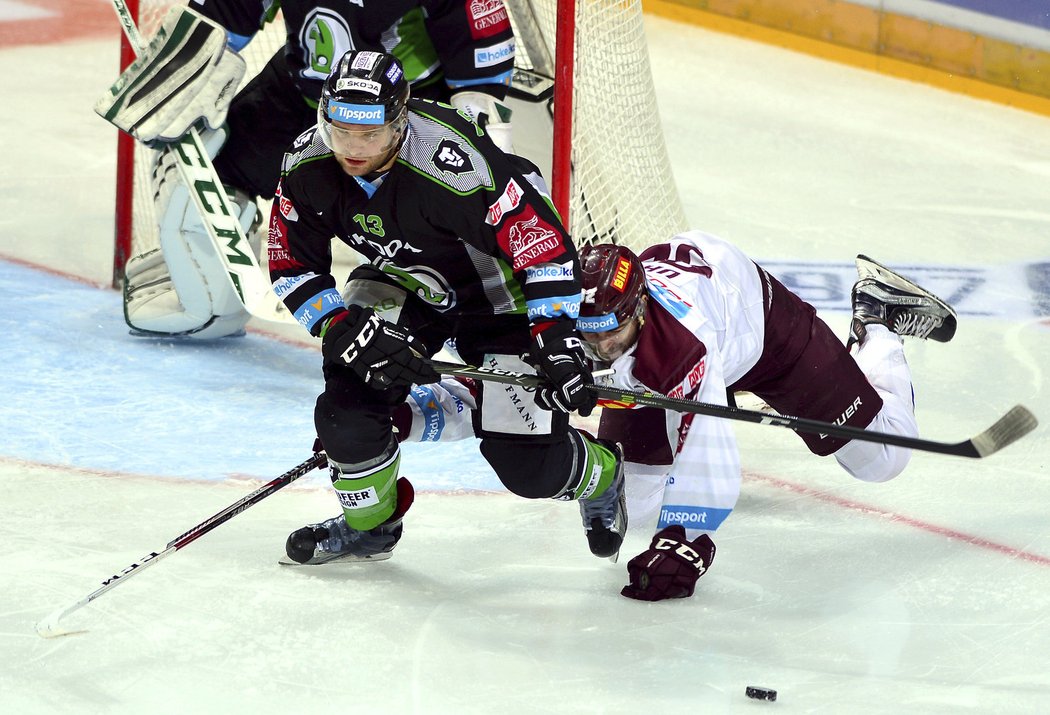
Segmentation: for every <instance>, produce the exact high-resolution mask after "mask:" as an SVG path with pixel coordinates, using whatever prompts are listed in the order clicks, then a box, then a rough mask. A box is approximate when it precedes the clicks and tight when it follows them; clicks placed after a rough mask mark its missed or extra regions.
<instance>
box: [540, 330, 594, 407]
mask: <svg viewBox="0 0 1050 715" xmlns="http://www.w3.org/2000/svg"><path fill="white" fill-rule="evenodd" d="M529 362H531V363H532V365H533V366H534V367H535V368H536V372H537V373H538V374H539V375H540V377H545V378H547V380H549V381H550V384H549V385H541V386H540V387H537V388H536V404H537V405H539V406H540V407H542V408H543V409H545V410H550V411H558V412H573V411H576V412H579V413H580V416H581V417H586V416H587V415H589V414H591V411H592V410H593V409H594V406H595V405H596V404H598V395H597V394H595V393H594V392H593V391H592V390H589V389H588V388H587V386H588V385H593V384H594V378H593V377H591V370H590V368H589V367H588V365H587V359H586V358H585V357H584V355H583V343H582V341H581V340H580V336H579V334H578V333H577V332H576V326H575V325H574V324H573V323H572V322H571V321H568V320H566V321H558V322H554V323H548V324H547V326H546V327H541V326H535V327H533V336H532V347H531V348H530V349H529Z"/></svg>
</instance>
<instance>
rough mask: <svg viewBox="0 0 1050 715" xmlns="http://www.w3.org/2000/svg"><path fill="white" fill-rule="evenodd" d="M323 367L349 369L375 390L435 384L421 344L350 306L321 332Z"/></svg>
mask: <svg viewBox="0 0 1050 715" xmlns="http://www.w3.org/2000/svg"><path fill="white" fill-rule="evenodd" d="M321 354H322V356H323V357H324V363H325V365H340V364H345V365H349V366H350V368H351V369H352V370H353V371H354V372H356V373H357V374H358V375H359V376H360V377H361V379H362V380H364V381H365V383H366V384H367V385H368V386H369V387H372V388H375V389H377V390H382V389H386V388H389V387H407V386H409V385H413V384H415V385H422V384H424V383H428V382H437V381H438V380H440V379H441V376H440V375H438V374H437V373H436V372H434V368H432V367H430V365H429V364H428V363H427V361H426V360H425V359H424V358H425V356H426V349H425V348H424V347H423V344H422V343H420V342H419V341H418V340H416V339H415V338H413V337H412V336H411V335H409V334H408V333H406V332H405V331H404V330H402V329H401V328H399V327H398V326H396V325H394V324H393V323H391V322H389V321H386V320H383V319H382V318H380V317H379V316H378V315H376V313H375V311H374V310H372V309H371V308H361V307H360V306H357V305H351V306H350V307H349V308H348V309H347V311H346V312H345V313H339V314H338V315H336V316H335V317H334V318H332V319H331V320H329V321H328V324H327V325H326V326H325V327H324V330H322V331H321Z"/></svg>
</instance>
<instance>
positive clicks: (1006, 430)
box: [970, 405, 1039, 457]
mask: <svg viewBox="0 0 1050 715" xmlns="http://www.w3.org/2000/svg"><path fill="white" fill-rule="evenodd" d="M1037 426H1039V420H1037V419H1036V417H1035V415H1033V414H1032V413H1031V411H1029V410H1028V408H1027V407H1025V406H1023V405H1014V406H1013V407H1012V408H1011V409H1010V411H1009V412H1007V413H1006V414H1005V415H1003V416H1002V417H1000V418H999V420H998V421H997V422H996V423H995V424H994V425H992V426H991V427H989V428H988V429H986V430H985V431H984V432H981V434H979V435H977V436H976V437H974V438H973V439H971V440H970V443H971V444H972V445H973V448H974V449H975V450H976V451H977V456H979V457H987V456H988V455H990V454H994V453H996V452H998V451H999V450H1000V449H1002V448H1003V447H1006V446H1008V445H1011V444H1013V443H1014V442H1016V441H1017V440H1019V439H1021V438H1022V437H1024V436H1025V435H1026V434H1028V433H1029V432H1031V431H1032V430H1034V429H1035V428H1036V427H1037Z"/></svg>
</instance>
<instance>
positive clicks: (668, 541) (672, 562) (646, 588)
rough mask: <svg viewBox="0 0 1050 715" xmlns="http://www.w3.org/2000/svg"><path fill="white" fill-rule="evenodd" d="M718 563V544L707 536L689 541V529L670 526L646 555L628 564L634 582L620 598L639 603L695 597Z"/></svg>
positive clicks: (644, 553)
mask: <svg viewBox="0 0 1050 715" xmlns="http://www.w3.org/2000/svg"><path fill="white" fill-rule="evenodd" d="M714 559H715V542H713V541H712V540H711V537H710V536H708V535H707V534H701V535H700V536H698V537H697V538H696V539H694V540H693V541H688V540H687V539H686V534H685V527H683V526H682V525H681V524H675V525H673V526H669V527H667V528H666V529H664V530H662V531H660V532H659V533H658V534H657V535H656V536H654V537H653V540H652V543H650V545H649V548H648V549H647V550H646V551H643V552H642V553H640V554H638V555H637V556H635V557H634V558H633V559H631V560H630V561H629V562H627V572H628V574H629V575H630V577H631V582H630V583H629V584H627V585H626V586H624V587H623V590H622V591H620V594H621V595H623V596H626V597H627V598H633V599H636V600H639V601H662V600H664V599H668V598H686V597H688V596H692V595H693V590H694V589H695V588H696V581H697V579H699V578H700V577H701V576H703V575H704V574H705V573H706V572H707V569H708V568H710V567H711V562H713V561H714Z"/></svg>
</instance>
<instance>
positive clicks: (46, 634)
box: [36, 608, 87, 638]
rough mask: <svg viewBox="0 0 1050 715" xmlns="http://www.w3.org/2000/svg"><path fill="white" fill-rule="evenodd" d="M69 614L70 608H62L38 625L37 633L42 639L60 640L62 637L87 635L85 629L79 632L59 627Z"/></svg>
mask: <svg viewBox="0 0 1050 715" xmlns="http://www.w3.org/2000/svg"><path fill="white" fill-rule="evenodd" d="M68 612H69V609H68V608H60V609H58V610H57V611H55V612H53V613H52V614H51V615H49V616H48V617H47V618H45V619H43V620H42V621H40V622H39V623H37V624H36V633H37V635H38V636H40V637H41V638H59V637H61V636H72V635H76V634H77V633H87V631H86V630H84V629H83V628H81V629H79V630H67V629H65V628H63V627H62V626H60V625H58V622H59V621H60V620H62V617H63V616H65V615H66V614H67V613H68Z"/></svg>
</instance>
